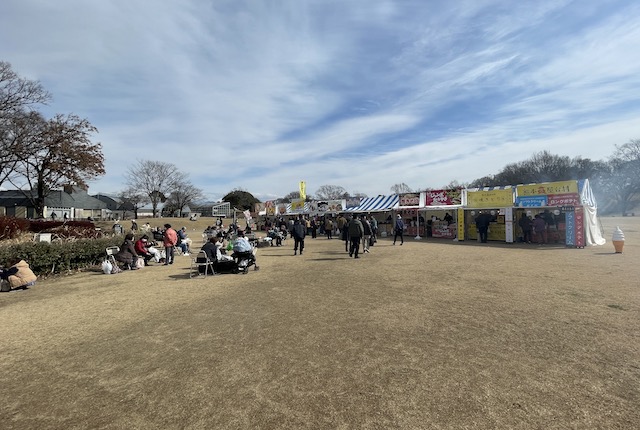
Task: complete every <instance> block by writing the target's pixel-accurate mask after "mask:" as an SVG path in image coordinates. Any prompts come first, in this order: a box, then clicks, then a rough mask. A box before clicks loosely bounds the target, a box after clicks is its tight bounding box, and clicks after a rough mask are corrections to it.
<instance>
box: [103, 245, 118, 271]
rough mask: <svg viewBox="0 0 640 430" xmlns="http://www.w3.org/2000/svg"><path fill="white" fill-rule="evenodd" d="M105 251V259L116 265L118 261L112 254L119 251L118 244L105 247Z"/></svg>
mask: <svg viewBox="0 0 640 430" xmlns="http://www.w3.org/2000/svg"><path fill="white" fill-rule="evenodd" d="M105 251H106V253H107V260H109V261H110V262H111V264H113V265H114V266H117V265H118V262H117V261H116V257H114V255H116V254H117V253H118V252H120V247H118V246H109V247H107V248H106V250H105Z"/></svg>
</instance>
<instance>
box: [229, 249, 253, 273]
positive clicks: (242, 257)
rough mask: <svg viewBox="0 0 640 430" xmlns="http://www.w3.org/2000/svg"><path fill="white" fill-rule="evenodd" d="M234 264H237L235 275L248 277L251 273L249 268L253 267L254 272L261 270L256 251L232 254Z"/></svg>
mask: <svg viewBox="0 0 640 430" xmlns="http://www.w3.org/2000/svg"><path fill="white" fill-rule="evenodd" d="M231 256H232V257H233V262H234V263H235V266H236V267H235V270H236V271H235V273H242V274H244V275H246V274H247V273H249V267H251V266H253V270H259V269H260V267H259V266H258V264H257V263H256V249H255V248H254V249H253V250H251V251H242V252H239V251H235V252H234V253H233V254H231Z"/></svg>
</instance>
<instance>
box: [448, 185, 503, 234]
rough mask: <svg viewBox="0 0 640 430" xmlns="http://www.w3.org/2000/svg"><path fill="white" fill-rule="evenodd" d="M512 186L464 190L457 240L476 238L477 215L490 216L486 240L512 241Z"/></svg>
mask: <svg viewBox="0 0 640 430" xmlns="http://www.w3.org/2000/svg"><path fill="white" fill-rule="evenodd" d="M513 193H514V187H512V186H510V185H509V186H504V187H484V188H473V189H467V190H465V194H466V206H465V208H464V210H462V212H463V214H462V218H463V221H462V222H459V223H458V225H459V229H458V230H459V231H458V240H465V239H468V240H478V229H477V228H476V219H477V217H478V216H479V215H481V214H485V215H487V214H488V215H489V216H491V223H490V225H489V231H488V234H487V239H488V240H493V241H502V242H507V243H512V242H513V241H514V232H513V226H514V211H513V196H514V194H513Z"/></svg>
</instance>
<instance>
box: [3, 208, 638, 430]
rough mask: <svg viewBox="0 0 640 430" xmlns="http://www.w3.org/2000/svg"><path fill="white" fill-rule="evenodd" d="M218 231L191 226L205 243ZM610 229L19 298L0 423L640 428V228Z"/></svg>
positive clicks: (32, 292)
mask: <svg viewBox="0 0 640 430" xmlns="http://www.w3.org/2000/svg"><path fill="white" fill-rule="evenodd" d="M142 221H143V222H144V220H142ZM156 222H157V221H156ZM207 222H213V221H212V220H211V219H208V220H207V219H202V220H199V221H198V222H196V223H190V222H188V221H181V222H180V223H176V222H173V224H174V226H175V227H180V226H181V223H184V225H186V226H187V227H188V228H189V232H190V236H191V237H192V238H193V239H194V241H195V245H196V246H195V247H197V245H199V244H200V243H201V237H200V231H201V230H202V228H203V227H204V225H206V223H207ZM602 222H603V224H604V227H605V237H606V238H607V240H608V243H607V244H606V245H604V246H600V247H589V248H586V249H566V248H563V247H555V246H535V245H526V246H525V245H507V244H491V243H490V244H488V245H484V244H479V243H477V242H466V243H465V242H461V243H455V242H452V241H438V240H429V241H427V240H422V241H414V240H410V239H408V240H407V241H405V244H404V245H403V246H399V245H396V246H393V245H392V244H391V242H390V241H389V240H385V239H382V240H380V241H379V242H378V244H376V246H374V247H373V248H372V251H371V253H370V254H365V255H363V256H362V258H360V259H359V260H354V259H350V258H349V256H348V254H346V253H345V252H344V244H343V243H342V242H340V241H339V240H336V239H334V240H327V239H325V238H319V239H315V240H312V239H310V238H308V239H307V241H306V249H305V253H304V255H302V256H299V255H298V256H294V255H293V250H292V248H293V243H292V241H291V240H287V241H286V242H285V246H284V247H281V248H276V247H270V248H261V249H260V250H259V254H258V262H259V265H260V267H261V269H260V270H259V271H250V272H249V274H247V275H219V276H213V277H207V278H206V279H204V278H196V279H189V276H188V273H189V262H190V257H177V258H176V264H174V265H173V266H152V267H147V268H144V269H142V270H138V271H135V272H123V273H121V274H117V275H104V274H102V273H100V272H99V271H94V272H86V273H80V274H75V275H70V276H61V277H56V278H53V279H47V280H44V281H40V282H39V283H38V284H37V285H36V286H35V287H33V288H31V289H29V290H27V291H21V292H12V293H5V294H1V295H0V324H1V326H2V336H1V337H0V357H1V359H2V360H1V361H2V364H3V369H2V372H1V373H0V387H1V390H0V392H1V393H2V396H1V399H2V401H1V403H0V428H2V429H65V430H66V429H352V428H353V429H633V428H639V427H640V218H603V219H602ZM124 225H125V226H128V225H129V224H128V223H127V222H125V223H124ZM616 225H620V227H621V228H622V229H623V231H624V233H625V235H626V238H627V240H626V245H625V250H624V253H623V254H614V252H613V246H612V244H611V243H610V238H611V233H612V232H613V229H614V227H615V226H616Z"/></svg>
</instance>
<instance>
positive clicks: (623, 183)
mask: <svg viewBox="0 0 640 430" xmlns="http://www.w3.org/2000/svg"><path fill="white" fill-rule="evenodd" d="M608 167H609V172H608V175H606V176H604V177H603V179H602V185H601V186H602V189H603V191H604V192H605V193H606V194H607V195H609V196H612V197H613V200H614V203H615V204H616V205H617V207H618V210H619V211H620V213H621V214H622V215H624V214H626V213H627V211H628V210H629V209H632V208H633V207H634V206H635V205H636V204H638V203H639V202H640V139H633V140H631V141H629V142H627V143H625V144H624V145H621V146H618V145H616V151H615V152H614V154H613V155H612V156H611V158H610V159H609V163H608Z"/></svg>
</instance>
